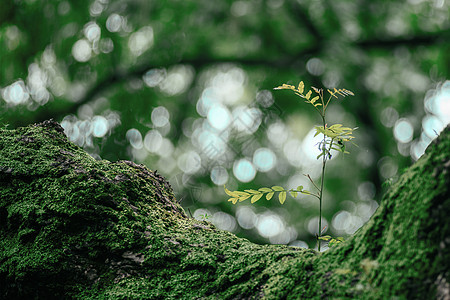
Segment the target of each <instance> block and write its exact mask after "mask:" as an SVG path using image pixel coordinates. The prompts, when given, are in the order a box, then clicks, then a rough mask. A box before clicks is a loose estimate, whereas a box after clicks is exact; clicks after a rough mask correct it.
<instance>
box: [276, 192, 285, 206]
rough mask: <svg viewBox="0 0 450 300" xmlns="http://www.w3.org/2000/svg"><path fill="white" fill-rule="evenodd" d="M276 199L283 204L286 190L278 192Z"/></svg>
mask: <svg viewBox="0 0 450 300" xmlns="http://www.w3.org/2000/svg"><path fill="white" fill-rule="evenodd" d="M278 200H280V203H281V204H283V203H284V201H286V192H285V191H284V192H280V193H279V194H278Z"/></svg>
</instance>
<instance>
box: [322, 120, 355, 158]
mask: <svg viewBox="0 0 450 300" xmlns="http://www.w3.org/2000/svg"><path fill="white" fill-rule="evenodd" d="M315 129H316V133H315V134H314V136H317V135H319V134H323V135H324V136H325V137H327V138H325V139H324V140H323V141H321V142H320V143H319V150H321V151H322V152H321V153H320V154H319V155H318V156H317V159H319V158H320V157H321V156H322V155H327V158H331V153H330V151H331V150H336V151H339V152H342V153H343V154H349V153H350V152H348V151H346V150H345V142H349V141H351V140H352V139H354V138H355V137H354V136H353V135H352V134H353V130H356V129H357V128H349V127H343V126H342V124H334V125H331V126H327V125H326V124H325V126H316V127H315Z"/></svg>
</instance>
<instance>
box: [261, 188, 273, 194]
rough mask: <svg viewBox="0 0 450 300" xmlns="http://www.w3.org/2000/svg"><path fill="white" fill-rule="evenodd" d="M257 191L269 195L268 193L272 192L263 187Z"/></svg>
mask: <svg viewBox="0 0 450 300" xmlns="http://www.w3.org/2000/svg"><path fill="white" fill-rule="evenodd" d="M258 191H261V192H264V193H269V192H271V191H272V190H271V189H269V188H265V187H263V188H260V189H258Z"/></svg>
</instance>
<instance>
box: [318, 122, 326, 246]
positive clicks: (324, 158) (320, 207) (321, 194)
mask: <svg viewBox="0 0 450 300" xmlns="http://www.w3.org/2000/svg"><path fill="white" fill-rule="evenodd" d="M322 122H323V128H325V126H326V123H325V114H323V115H322ZM322 147H323V148H322V153H323V155H322V176H321V178H320V191H319V235H318V237H319V238H320V237H321V236H322V200H323V184H324V177H325V165H326V163H327V153H326V151H327V149H326V136H325V134H324V135H323V142H322ZM317 241H318V246H317V249H318V250H319V252H320V239H317Z"/></svg>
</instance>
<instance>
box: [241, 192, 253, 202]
mask: <svg viewBox="0 0 450 300" xmlns="http://www.w3.org/2000/svg"><path fill="white" fill-rule="evenodd" d="M250 196H251V195H250V194H247V195H245V196H242V197H239V202H242V201H244V200H247V199H248V198H250Z"/></svg>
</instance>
